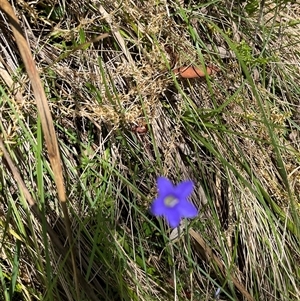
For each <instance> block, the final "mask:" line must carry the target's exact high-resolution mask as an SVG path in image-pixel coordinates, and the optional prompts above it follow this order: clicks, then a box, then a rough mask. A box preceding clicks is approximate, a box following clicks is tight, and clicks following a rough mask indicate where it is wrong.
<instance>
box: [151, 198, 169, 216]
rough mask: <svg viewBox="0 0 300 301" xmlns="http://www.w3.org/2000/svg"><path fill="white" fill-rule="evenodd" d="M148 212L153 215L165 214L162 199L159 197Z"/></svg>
mask: <svg viewBox="0 0 300 301" xmlns="http://www.w3.org/2000/svg"><path fill="white" fill-rule="evenodd" d="M150 211H151V213H152V214H153V215H163V214H164V213H165V212H166V206H165V204H164V198H162V197H159V198H157V199H156V200H154V201H153V203H152V205H151V208H150Z"/></svg>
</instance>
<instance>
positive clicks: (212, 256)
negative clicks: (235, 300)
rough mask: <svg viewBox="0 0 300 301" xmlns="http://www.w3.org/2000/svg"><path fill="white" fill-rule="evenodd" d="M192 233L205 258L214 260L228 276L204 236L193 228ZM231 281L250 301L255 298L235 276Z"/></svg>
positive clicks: (190, 231)
mask: <svg viewBox="0 0 300 301" xmlns="http://www.w3.org/2000/svg"><path fill="white" fill-rule="evenodd" d="M189 233H190V235H191V236H192V237H193V239H194V240H195V241H196V242H197V244H198V246H199V247H200V248H201V253H204V255H203V256H204V257H205V260H207V261H209V262H212V263H213V264H216V265H217V266H218V269H219V270H220V271H221V273H222V274H223V276H224V277H225V278H227V277H228V275H227V273H226V268H225V267H224V265H223V264H222V262H221V261H220V259H219V258H218V257H217V256H216V255H215V254H214V253H213V251H212V249H211V248H210V247H209V246H208V245H207V244H206V243H205V241H204V240H203V238H202V237H201V236H200V235H199V233H197V232H196V231H194V230H193V229H190V230H189ZM231 281H232V283H233V284H234V286H235V287H236V288H237V289H238V290H239V291H240V292H241V293H242V294H243V296H244V297H245V298H246V300H248V301H254V298H253V297H252V296H251V295H250V294H249V292H248V291H247V290H246V288H245V287H244V286H243V285H242V284H241V283H240V282H239V281H238V280H237V279H236V278H235V277H233V276H231Z"/></svg>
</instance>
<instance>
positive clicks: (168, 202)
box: [164, 195, 178, 207]
mask: <svg viewBox="0 0 300 301" xmlns="http://www.w3.org/2000/svg"><path fill="white" fill-rule="evenodd" d="M164 203H165V205H166V206H167V207H174V206H175V205H176V204H178V199H176V198H175V197H174V196H172V195H169V196H167V197H165V199H164Z"/></svg>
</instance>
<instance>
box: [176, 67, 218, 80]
mask: <svg viewBox="0 0 300 301" xmlns="http://www.w3.org/2000/svg"><path fill="white" fill-rule="evenodd" d="M217 71H219V69H218V68H216V67H213V66H210V67H206V72H207V74H208V75H211V74H212V73H214V72H217ZM173 72H174V74H175V75H180V76H181V77H183V78H197V77H204V76H205V72H204V71H203V69H200V68H198V67H195V66H188V67H180V68H176V69H174V70H173Z"/></svg>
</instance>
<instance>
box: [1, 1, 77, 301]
mask: <svg viewBox="0 0 300 301" xmlns="http://www.w3.org/2000/svg"><path fill="white" fill-rule="evenodd" d="M0 8H1V10H2V11H3V12H4V13H5V14H6V16H7V17H8V19H9V22H10V25H11V27H12V31H13V34H14V36H15V39H16V43H17V45H18V48H19V50H20V54H21V56H22V59H23V61H24V65H25V67H26V70H27V73H28V76H29V79H30V81H31V84H32V88H33V92H34V95H35V99H36V104H37V108H38V111H39V114H40V117H41V123H42V128H43V132H44V137H45V140H46V145H47V149H48V154H49V159H50V163H51V167H52V170H53V173H54V179H55V183H56V186H57V192H58V197H59V200H60V202H61V204H62V209H63V214H64V221H65V225H66V230H67V233H68V237H69V243H70V246H71V257H72V262H73V272H74V280H75V286H76V291H77V295H78V299H79V286H78V279H77V275H76V274H77V273H76V263H75V256H74V252H73V247H72V245H73V243H72V231H71V223H70V219H69V215H68V209H67V206H66V193H65V188H64V180H63V173H62V168H61V159H60V153H59V148H58V143H57V138H56V134H55V130H54V126H53V120H52V117H51V114H50V109H49V106H48V103H47V98H46V95H45V91H44V89H43V85H42V82H41V79H40V77H39V74H38V72H37V68H36V66H35V63H34V60H33V58H32V54H31V51H30V48H29V47H28V44H27V41H26V39H25V37H24V35H23V33H22V29H21V27H20V25H19V23H18V19H17V17H16V15H15V13H14V11H13V8H12V6H11V5H10V4H9V3H8V2H7V1H6V0H1V1H0Z"/></svg>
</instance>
